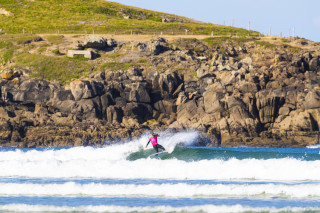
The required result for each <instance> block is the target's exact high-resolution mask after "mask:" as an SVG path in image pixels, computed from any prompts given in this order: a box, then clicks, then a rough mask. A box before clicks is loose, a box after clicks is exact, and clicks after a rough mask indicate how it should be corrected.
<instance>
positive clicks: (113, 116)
mask: <svg viewBox="0 0 320 213" xmlns="http://www.w3.org/2000/svg"><path fill="white" fill-rule="evenodd" d="M122 118H123V111H122V109H121V108H120V107H116V106H109V107H108V108H107V109H106V120H107V121H108V122H109V123H121V122H122Z"/></svg>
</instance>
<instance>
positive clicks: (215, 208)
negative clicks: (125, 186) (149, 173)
mask: <svg viewBox="0 0 320 213" xmlns="http://www.w3.org/2000/svg"><path fill="white" fill-rule="evenodd" d="M0 210H1V211H2V212H3V211H14V212H16V211H18V212H209V213H210V212H214V213H225V212H229V213H235V212H237V213H238V212H306V211H320V208H319V207H306V208H302V207H286V208H274V207H248V206H243V205H232V206H227V205H203V206H186V207H171V206H150V207H149V206H148V207H128V206H79V207H68V206H45V205H34V206H33V205H26V204H10V205H0Z"/></svg>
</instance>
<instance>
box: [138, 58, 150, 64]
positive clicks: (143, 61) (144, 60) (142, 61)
mask: <svg viewBox="0 0 320 213" xmlns="http://www.w3.org/2000/svg"><path fill="white" fill-rule="evenodd" d="M147 62H148V60H147V59H145V58H139V63H140V64H146V63H147Z"/></svg>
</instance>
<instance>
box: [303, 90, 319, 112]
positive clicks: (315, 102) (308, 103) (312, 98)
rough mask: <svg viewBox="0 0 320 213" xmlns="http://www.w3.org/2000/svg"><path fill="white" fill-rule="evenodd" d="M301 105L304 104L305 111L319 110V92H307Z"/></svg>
mask: <svg viewBox="0 0 320 213" xmlns="http://www.w3.org/2000/svg"><path fill="white" fill-rule="evenodd" d="M303 104H304V107H305V109H317V108H320V92H318V91H310V92H308V94H307V95H306V97H305V101H304V102H303Z"/></svg>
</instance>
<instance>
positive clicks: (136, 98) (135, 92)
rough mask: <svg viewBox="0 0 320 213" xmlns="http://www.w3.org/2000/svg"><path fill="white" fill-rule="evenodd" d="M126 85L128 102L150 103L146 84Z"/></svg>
mask: <svg viewBox="0 0 320 213" xmlns="http://www.w3.org/2000/svg"><path fill="white" fill-rule="evenodd" d="M126 87H127V88H128V89H129V97H128V101H129V102H139V103H150V101H151V99H150V95H149V92H148V90H147V88H146V84H143V83H133V84H129V85H126Z"/></svg>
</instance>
